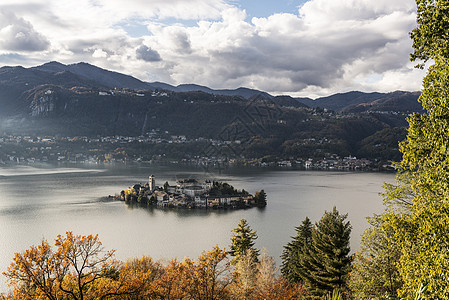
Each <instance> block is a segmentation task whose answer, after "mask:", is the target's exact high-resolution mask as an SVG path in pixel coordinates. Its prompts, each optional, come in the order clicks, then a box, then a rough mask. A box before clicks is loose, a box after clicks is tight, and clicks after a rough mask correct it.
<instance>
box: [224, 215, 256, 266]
mask: <svg viewBox="0 0 449 300" xmlns="http://www.w3.org/2000/svg"><path fill="white" fill-rule="evenodd" d="M232 231H233V232H234V234H233V235H232V238H231V250H230V251H229V254H230V255H231V256H233V257H234V258H233V259H232V261H231V263H232V264H236V263H237V260H238V259H239V258H240V257H243V256H245V255H247V252H248V251H249V252H250V253H251V256H252V257H253V258H254V260H255V261H257V255H258V253H259V250H257V249H256V248H254V243H255V242H254V241H255V240H256V239H257V233H256V231H254V230H252V229H251V228H250V226H249V225H248V222H247V221H246V220H245V219H241V220H240V222H239V224H237V227H236V228H234V229H233V230H232Z"/></svg>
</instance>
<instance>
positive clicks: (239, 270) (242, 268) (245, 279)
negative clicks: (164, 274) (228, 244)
mask: <svg viewBox="0 0 449 300" xmlns="http://www.w3.org/2000/svg"><path fill="white" fill-rule="evenodd" d="M258 266H259V264H258V263H257V260H256V257H255V255H254V252H253V251H252V250H251V249H248V250H247V251H246V254H245V255H241V256H240V257H239V259H238V260H237V261H236V263H235V265H234V284H233V286H232V291H233V295H234V296H235V297H236V298H238V299H248V298H249V297H250V296H251V295H252V293H253V291H254V289H255V288H256V284H257V282H256V280H257V275H258Z"/></svg>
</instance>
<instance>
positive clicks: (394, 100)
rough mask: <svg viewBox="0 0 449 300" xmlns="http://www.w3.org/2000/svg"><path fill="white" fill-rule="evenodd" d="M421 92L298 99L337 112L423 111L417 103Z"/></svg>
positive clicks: (344, 94)
mask: <svg viewBox="0 0 449 300" xmlns="http://www.w3.org/2000/svg"><path fill="white" fill-rule="evenodd" d="M419 95H420V93H419V92H402V91H397V92H392V93H363V92H357V91H353V92H348V93H339V94H335V95H331V96H328V97H322V98H318V99H315V100H312V99H308V98H296V100H297V101H299V102H301V103H303V104H305V105H307V106H309V107H320V108H326V109H330V110H333V111H337V112H363V111H421V110H422V107H421V104H420V103H419V102H418V101H417V99H418V97H419Z"/></svg>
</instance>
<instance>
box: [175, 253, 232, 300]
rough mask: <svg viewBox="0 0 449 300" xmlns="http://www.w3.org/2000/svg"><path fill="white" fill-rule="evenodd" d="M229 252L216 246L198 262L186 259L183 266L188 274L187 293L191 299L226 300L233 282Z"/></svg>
mask: <svg viewBox="0 0 449 300" xmlns="http://www.w3.org/2000/svg"><path fill="white" fill-rule="evenodd" d="M227 256H228V252H226V251H225V250H222V249H220V248H218V247H217V246H215V247H214V248H212V250H211V251H209V252H205V253H203V254H202V255H201V256H200V257H199V258H198V260H197V261H196V262H195V261H192V260H190V259H186V260H185V261H184V262H183V264H184V265H185V268H186V272H187V285H186V292H187V294H188V295H189V296H190V299H197V300H213V299H226V298H227V296H228V293H229V291H228V290H229V285H230V284H231V282H232V275H231V268H230V264H229V262H228V260H227Z"/></svg>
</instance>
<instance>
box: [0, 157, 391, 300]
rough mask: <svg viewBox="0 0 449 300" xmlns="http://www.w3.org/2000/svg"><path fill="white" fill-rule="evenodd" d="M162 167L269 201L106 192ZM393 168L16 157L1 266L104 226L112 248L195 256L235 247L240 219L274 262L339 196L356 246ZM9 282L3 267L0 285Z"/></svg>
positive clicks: (8, 179) (169, 175) (170, 175)
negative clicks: (161, 199)
mask: <svg viewBox="0 0 449 300" xmlns="http://www.w3.org/2000/svg"><path fill="white" fill-rule="evenodd" d="M150 174H154V175H155V176H156V184H157V185H160V186H161V185H163V183H164V182H165V181H167V180H168V181H169V182H171V183H174V181H175V180H176V179H181V178H198V179H208V178H210V179H214V180H221V181H226V182H228V183H230V184H232V185H233V186H234V187H236V188H238V189H245V190H247V191H249V192H250V193H254V192H256V191H258V190H261V189H264V190H265V192H266V193H267V196H268V197H267V199H268V205H267V207H266V208H264V209H259V208H252V209H247V210H227V211H223V210H212V211H210V210H209V211H206V210H189V209H157V208H154V209H143V208H136V207H134V208H132V207H128V206H127V205H125V204H124V203H123V202H120V201H112V200H106V199H105V198H104V196H107V195H113V194H116V193H119V192H120V191H121V190H123V189H125V188H127V187H129V186H132V185H133V184H135V183H145V182H147V179H148V176H149V175H150ZM393 177H394V175H393V174H388V173H363V172H325V171H296V170H285V171H284V170H265V169H245V170H236V169H231V170H225V171H222V172H221V173H220V174H219V173H210V172H204V171H202V170H198V169H194V170H188V169H186V168H178V169H176V168H173V167H161V166H157V167H156V166H119V167H118V166H101V167H99V166H95V165H93V166H90V167H86V166H83V167H72V166H71V167H67V166H66V167H63V166H56V167H55V166H41V167H31V166H17V167H0V240H1V241H2V242H1V243H0V271H5V270H6V268H7V266H8V265H9V264H10V263H11V261H12V258H13V255H14V253H15V252H22V251H24V250H25V249H27V248H28V247H29V246H30V245H33V244H38V243H39V242H40V241H41V240H42V239H47V240H48V241H49V242H50V243H52V244H53V241H54V239H55V237H56V236H57V235H58V234H64V233H65V232H66V231H73V232H74V233H76V234H83V235H87V234H91V233H93V234H96V233H98V234H99V237H100V240H101V241H102V243H103V245H104V246H105V248H106V249H108V250H109V249H116V257H117V258H119V259H126V258H128V257H140V256H142V255H150V256H152V257H153V258H155V259H167V260H168V259H170V258H174V257H178V258H180V259H182V258H183V257H184V256H189V257H191V258H196V257H198V256H199V255H200V254H201V252H202V251H203V250H210V249H211V248H212V247H213V246H215V245H219V246H220V247H226V248H228V249H229V244H230V238H231V235H232V233H231V231H232V229H233V228H235V227H236V225H237V223H238V222H239V220H240V219H242V218H245V219H247V220H248V223H249V224H250V226H251V228H252V229H255V230H257V234H258V236H259V238H258V239H257V241H256V246H257V247H258V248H266V249H267V250H268V253H269V254H270V255H271V256H273V257H274V258H275V259H276V261H277V263H278V264H279V263H280V259H279V256H280V255H281V253H282V249H283V246H284V245H285V244H286V243H287V242H289V241H290V237H291V236H293V235H295V229H294V227H295V226H298V225H300V224H301V222H302V221H303V220H304V218H305V217H306V216H308V217H309V218H310V219H311V220H312V222H315V221H318V220H319V219H320V218H321V216H322V215H323V213H324V211H325V210H331V209H332V207H333V206H336V207H337V209H338V210H339V211H340V213H347V214H348V220H349V221H350V222H351V224H352V226H353V230H352V234H351V249H352V250H357V249H358V248H359V246H360V235H361V234H362V233H363V231H364V230H365V229H366V228H367V223H366V217H367V216H371V215H372V214H373V213H380V212H382V210H383V206H382V198H381V197H380V196H379V195H378V194H379V192H382V184H383V182H386V181H387V182H393ZM4 291H6V286H5V278H4V277H3V276H0V292H4Z"/></svg>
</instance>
